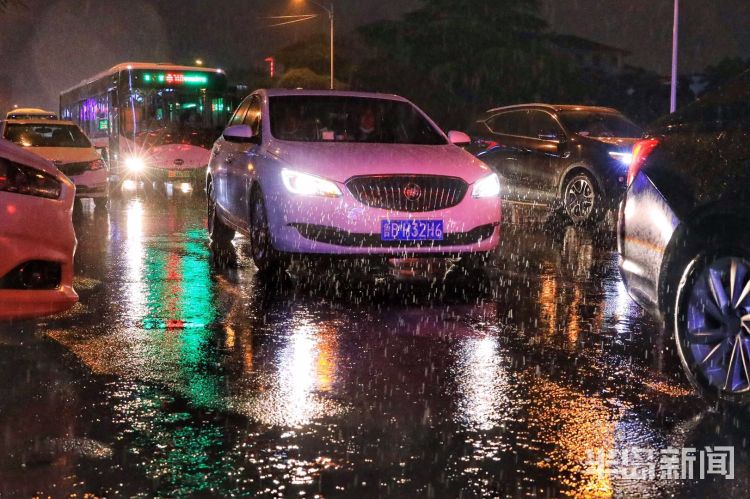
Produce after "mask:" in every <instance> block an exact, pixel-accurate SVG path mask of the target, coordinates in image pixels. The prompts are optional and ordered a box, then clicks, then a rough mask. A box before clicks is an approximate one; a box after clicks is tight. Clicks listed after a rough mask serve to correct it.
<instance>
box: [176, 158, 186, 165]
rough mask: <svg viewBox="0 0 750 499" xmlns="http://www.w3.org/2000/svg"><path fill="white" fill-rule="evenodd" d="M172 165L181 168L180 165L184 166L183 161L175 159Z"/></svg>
mask: <svg viewBox="0 0 750 499" xmlns="http://www.w3.org/2000/svg"><path fill="white" fill-rule="evenodd" d="M174 164H175V165H176V166H182V165H184V164H185V161H184V160H182V159H180V158H177V159H176V160H174Z"/></svg>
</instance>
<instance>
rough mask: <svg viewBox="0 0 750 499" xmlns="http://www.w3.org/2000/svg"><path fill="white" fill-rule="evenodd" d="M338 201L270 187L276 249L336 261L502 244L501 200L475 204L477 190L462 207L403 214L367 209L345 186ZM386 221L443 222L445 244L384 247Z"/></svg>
mask: <svg viewBox="0 0 750 499" xmlns="http://www.w3.org/2000/svg"><path fill="white" fill-rule="evenodd" d="M340 188H341V191H342V196H341V197H337V198H324V197H305V196H297V195H294V194H290V193H289V192H288V191H286V189H285V188H284V187H283V186H282V185H280V184H278V185H273V186H266V187H264V194H265V204H266V210H267V212H268V223H269V228H270V231H271V239H272V242H273V246H274V248H276V249H277V250H279V251H283V252H286V253H313V254H331V255H403V254H407V253H408V254H411V255H420V254H424V255H430V254H434V255H438V254H464V253H481V252H489V251H492V250H494V249H495V248H496V247H497V245H498V243H499V241H500V221H501V201H500V198H486V199H475V198H473V197H472V196H471V190H470V189H469V192H467V193H466V195H465V196H464V198H463V199H462V200H461V202H460V203H458V204H457V205H456V206H453V207H451V208H446V209H442V210H436V211H428V212H400V211H394V210H387V209H381V208H373V207H370V206H367V205H365V204H363V203H361V202H359V201H358V200H357V199H355V198H354V196H352V194H351V193H350V192H349V190H348V189H347V188H346V187H345V186H343V185H341V186H340ZM383 220H442V221H443V226H444V237H443V240H442V241H382V240H381V239H380V230H381V223H382V221H383Z"/></svg>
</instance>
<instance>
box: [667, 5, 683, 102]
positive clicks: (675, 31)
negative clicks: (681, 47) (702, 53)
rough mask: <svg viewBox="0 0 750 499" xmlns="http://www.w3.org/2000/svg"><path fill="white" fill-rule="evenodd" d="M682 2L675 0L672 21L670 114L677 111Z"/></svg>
mask: <svg viewBox="0 0 750 499" xmlns="http://www.w3.org/2000/svg"><path fill="white" fill-rule="evenodd" d="M679 19H680V0H674V20H673V21H672V84H671V86H670V89H669V112H670V113H674V112H675V110H676V109H677V45H678V42H677V38H678V33H679Z"/></svg>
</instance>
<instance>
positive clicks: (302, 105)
mask: <svg viewBox="0 0 750 499" xmlns="http://www.w3.org/2000/svg"><path fill="white" fill-rule="evenodd" d="M269 106H270V117H271V134H272V135H273V136H274V137H276V138H277V139H280V140H291V141H299V142H373V143H380V144H421V145H440V144H445V143H446V140H445V137H444V136H443V135H442V134H441V133H440V132H439V131H438V130H436V129H435V127H433V126H432V125H431V124H430V122H429V121H427V119H425V117H424V116H423V115H422V113H420V112H419V111H418V110H417V109H416V108H415V107H414V106H413V105H411V104H409V103H408V102H402V101H397V100H390V99H375V98H367V97H339V96H318V95H294V96H279V97H271V99H270V101H269Z"/></svg>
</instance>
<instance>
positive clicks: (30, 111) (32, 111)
mask: <svg viewBox="0 0 750 499" xmlns="http://www.w3.org/2000/svg"><path fill="white" fill-rule="evenodd" d="M6 114H8V115H10V114H55V115H56V114H57V113H56V112H54V111H45V110H44V109H39V108H38V107H17V108H15V109H12V110H10V111H8V112H7V113H6Z"/></svg>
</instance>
